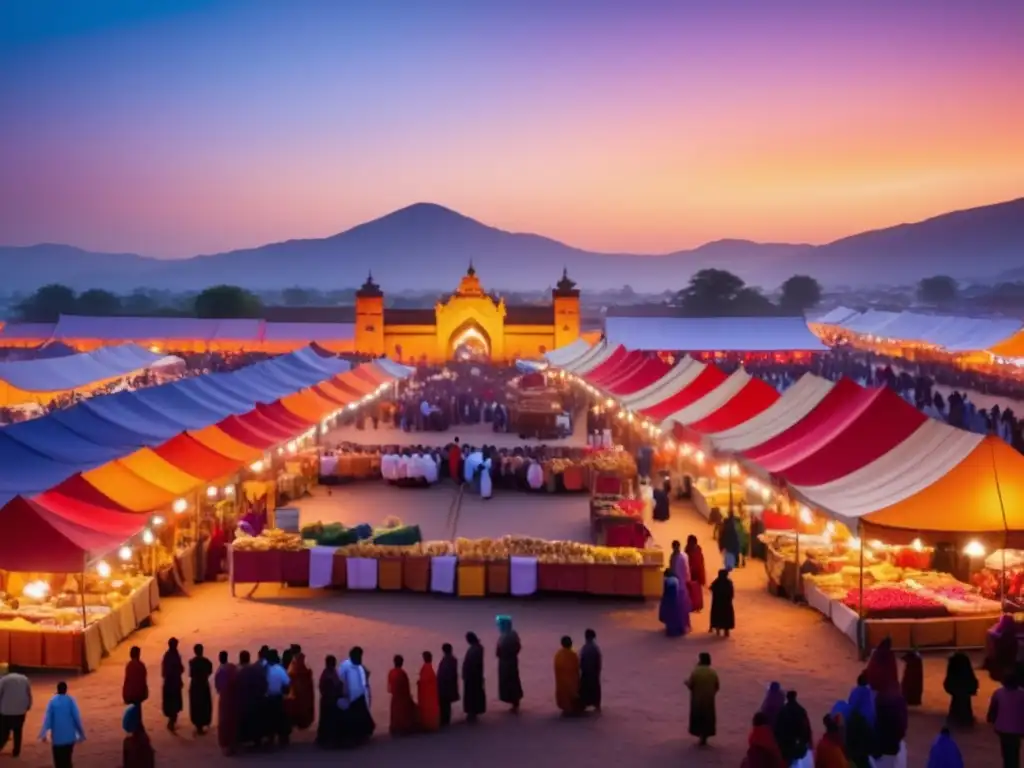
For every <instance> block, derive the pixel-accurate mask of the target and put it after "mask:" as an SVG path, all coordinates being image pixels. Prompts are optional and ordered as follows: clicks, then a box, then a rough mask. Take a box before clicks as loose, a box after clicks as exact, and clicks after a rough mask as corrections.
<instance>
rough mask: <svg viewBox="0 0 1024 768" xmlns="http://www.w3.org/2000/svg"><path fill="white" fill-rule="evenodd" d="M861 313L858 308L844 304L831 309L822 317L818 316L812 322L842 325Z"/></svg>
mask: <svg viewBox="0 0 1024 768" xmlns="http://www.w3.org/2000/svg"><path fill="white" fill-rule="evenodd" d="M859 314H860V313H859V312H858V311H857V310H856V309H850V308H849V307H844V306H842V305H840V306H838V307H836V308H835V309H831V310H829V311H828V312H826V313H825V314H824V315H821V316H820V317H816V318H815V319H814V320H813V321H812V322H814V323H817V324H818V325H840V324H841V323H844V322H847V321H848V320H851V319H852V318H854V317H855V316H857V315H859Z"/></svg>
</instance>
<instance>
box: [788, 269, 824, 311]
mask: <svg viewBox="0 0 1024 768" xmlns="http://www.w3.org/2000/svg"><path fill="white" fill-rule="evenodd" d="M820 303H821V284H820V283H819V282H818V281H817V280H815V279H814V278H813V277H810V276H808V275H793V276H792V277H791V278H789V280H787V281H786V282H784V283H783V284H782V295H781V296H780V297H779V309H781V310H782V311H783V312H785V313H786V314H792V315H802V314H803V313H804V312H806V311H807V310H809V309H813V308H814V307H816V306H818V304H820Z"/></svg>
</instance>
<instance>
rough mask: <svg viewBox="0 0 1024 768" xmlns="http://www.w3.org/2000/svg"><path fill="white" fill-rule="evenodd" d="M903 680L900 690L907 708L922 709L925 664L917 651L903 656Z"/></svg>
mask: <svg viewBox="0 0 1024 768" xmlns="http://www.w3.org/2000/svg"><path fill="white" fill-rule="evenodd" d="M903 665H904V666H903V680H902V682H901V683H900V688H901V690H902V691H903V698H904V699H906V702H907V706H909V707H920V706H921V697H922V695H923V694H924V663H923V662H922V660H921V654H920V653H918V652H917V651H916V650H912V651H908V652H907V653H905V654H903Z"/></svg>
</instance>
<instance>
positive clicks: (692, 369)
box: [624, 357, 707, 411]
mask: <svg viewBox="0 0 1024 768" xmlns="http://www.w3.org/2000/svg"><path fill="white" fill-rule="evenodd" d="M705 368H707V366H706V365H705V364H704V363H702V362H699V361H697V360H694V359H693V358H692V357H686V358H684V360H683V362H681V363H680V364H679V365H677V366H676V367H675V368H673V369H672V370H671V371H669V372H668V374H667V375H665V376H662V378H661V379H660V380H659V381H657V382H655V383H656V384H658V386H657V387H656V388H654V389H650V390H649V391H645V393H644V395H643V396H642V397H635V398H633V399H631V400H629V401H628V402H624V405H626V407H628V408H629V409H630V410H633V411H645V410H647V409H648V408H653V407H654V406H656V405H657V404H658V403H663V402H665V401H666V400H668V399H669V398H670V397H672V396H673V395H675V394H677V393H678V392H682V391H683V390H684V389H686V388H687V387H688V386H690V384H692V383H693V381H694V379H696V378H697V377H698V376H700V374H701V371H703V370H704V369H705Z"/></svg>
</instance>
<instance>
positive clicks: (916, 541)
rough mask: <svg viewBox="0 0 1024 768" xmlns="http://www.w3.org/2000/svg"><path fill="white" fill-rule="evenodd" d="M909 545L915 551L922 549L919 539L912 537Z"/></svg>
mask: <svg viewBox="0 0 1024 768" xmlns="http://www.w3.org/2000/svg"><path fill="white" fill-rule="evenodd" d="M910 547H911V549H913V550H914V551H915V552H922V551H924V545H923V544H922V543H921V540H920V539H914V540H913V541H912V542H910Z"/></svg>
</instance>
